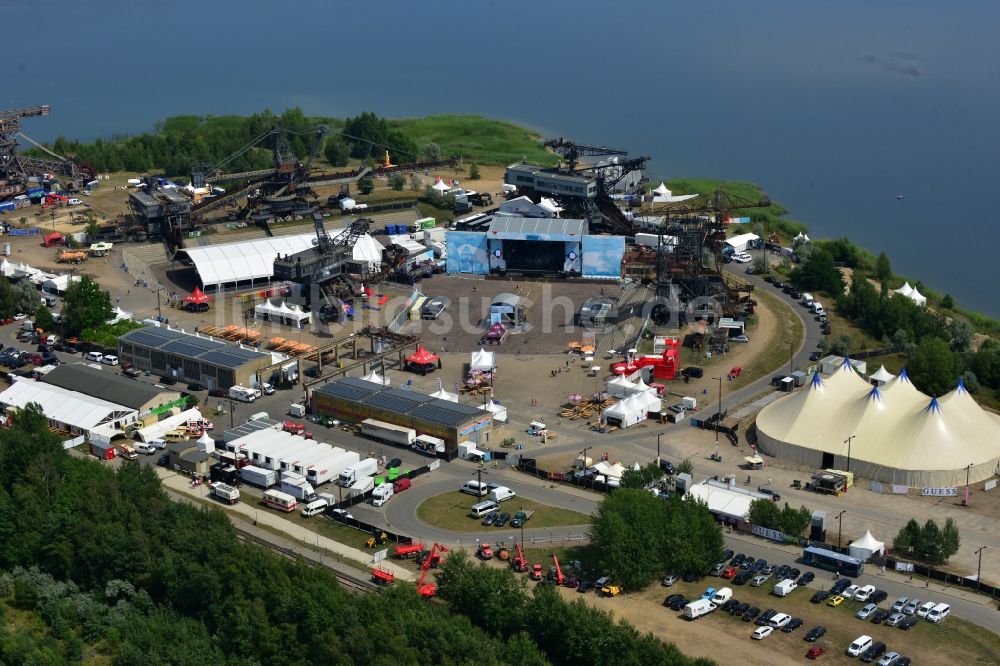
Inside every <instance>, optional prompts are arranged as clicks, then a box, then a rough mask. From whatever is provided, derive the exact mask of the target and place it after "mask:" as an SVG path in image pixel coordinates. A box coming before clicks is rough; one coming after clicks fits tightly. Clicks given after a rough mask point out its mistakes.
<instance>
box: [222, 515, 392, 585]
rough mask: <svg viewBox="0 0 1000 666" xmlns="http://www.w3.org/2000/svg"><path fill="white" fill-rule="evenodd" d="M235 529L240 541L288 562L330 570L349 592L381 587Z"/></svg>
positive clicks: (245, 531)
mask: <svg viewBox="0 0 1000 666" xmlns="http://www.w3.org/2000/svg"><path fill="white" fill-rule="evenodd" d="M233 529H235V530H236V536H237V538H239V540H240V541H242V542H243V543H252V544H255V545H258V546H263V547H264V548H267V549H268V550H270V551H271V552H273V553H275V554H276V555H279V556H280V557H284V558H285V559H288V560H292V561H294V562H304V563H306V564H308V565H310V566H314V567H327V568H329V569H330V570H331V571H333V572H334V575H336V576H337V581H338V582H339V583H340V584H341V585H343V586H344V587H345V588H346V589H347V590H349V591H353V592H373V591H375V590H378V589H379V586H377V585H375V584H374V583H372V582H371V581H368V580H363V579H361V578H357V577H355V576H352V575H350V574H346V573H344V572H342V571H337V570H336V569H333V568H331V567H328V566H327V565H326V564H324V563H323V562H321V561H320V560H317V559H316V558H313V557H310V556H308V555H304V554H302V553H299V552H296V551H294V550H292V549H291V548H285V547H284V546H279V545H277V544H275V543H271V542H270V541H268V540H266V539H263V538H261V537H259V536H257V535H256V534H252V533H250V532H248V531H247V530H243V529H240V528H239V527H236V526H234V527H233Z"/></svg>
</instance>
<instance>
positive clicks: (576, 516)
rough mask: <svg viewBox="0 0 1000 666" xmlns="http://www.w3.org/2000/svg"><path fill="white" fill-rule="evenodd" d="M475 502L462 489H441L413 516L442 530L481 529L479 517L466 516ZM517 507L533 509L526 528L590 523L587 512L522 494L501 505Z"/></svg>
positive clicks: (466, 530) (422, 504)
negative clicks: (563, 507)
mask: <svg viewBox="0 0 1000 666" xmlns="http://www.w3.org/2000/svg"><path fill="white" fill-rule="evenodd" d="M475 502H476V500H475V498H474V497H472V495H467V494H465V493H460V492H453V493H443V494H441V495H437V496H436V497H432V498H430V499H428V500H424V502H423V503H421V504H420V506H418V507H417V518H419V519H420V520H422V521H424V522H425V523H427V524H428V525H433V526H434V527H438V528H440V529H443V530H451V531H455V532H481V531H482V530H483V529H484V528H483V526H482V524H481V522H482V521H481V520H476V519H475V518H471V517H470V516H469V507H470V506H472V505H473V504H475ZM520 509H524V510H525V511H534V512H535V514H534V515H533V516H532V517H531V520H529V521H528V522H527V524H526V525H525V527H526V528H528V529H534V528H539V527H565V526H568V525H587V524H589V523H590V516H587V515H584V514H582V513H579V512H578V511H570V510H569V509H557V508H555V507H551V506H545V505H544V504H539V503H537V502H532V501H531V500H527V499H523V498H517V499H513V500H510V501H509V502H507V503H505V504H504V506H503V510H504V511H508V512H510V513H511V514H512V515H513V514H514V513H515V512H517V511H519V510H520ZM501 531H502V532H504V533H505V534H506V533H507V532H509V531H510V525H509V524H508V525H507V527H505V528H504V529H503V530H497V533H498V534H499V533H500V532H501Z"/></svg>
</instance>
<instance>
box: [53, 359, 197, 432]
mask: <svg viewBox="0 0 1000 666" xmlns="http://www.w3.org/2000/svg"><path fill="white" fill-rule="evenodd" d="M41 381H43V382H45V383H46V384H51V385H53V386H58V387H59V388H64V389H66V390H67V391H76V392H77V393H83V394H84V395H89V396H90V397H92V398H98V399H100V400H105V401H107V402H111V403H114V404H117V405H124V406H125V407H128V408H130V409H134V410H136V411H137V412H138V413H139V419H140V420H146V418H147V417H149V418H150V419H151V422H155V421H156V417H157V416H158V415H159V414H162V413H165V412H167V411H169V410H170V408H172V407H180V406H182V405H184V403H185V401H184V400H182V399H181V394H180V391H170V390H166V389H162V388H159V387H157V386H154V385H152V384H146V383H145V382H137V381H136V380H134V379H129V378H127V377H123V376H122V375H119V374H117V373H115V372H112V371H110V370H98V369H97V368H92V367H91V366H89V365H85V364H83V363H74V364H71V365H60V366H56V367H55V368H53V369H52V370H51V371H49V372H48V373H46V374H45V376H44V377H42V380H41Z"/></svg>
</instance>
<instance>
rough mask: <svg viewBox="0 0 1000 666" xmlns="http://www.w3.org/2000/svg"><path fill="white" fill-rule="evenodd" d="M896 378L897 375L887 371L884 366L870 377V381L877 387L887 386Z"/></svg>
mask: <svg viewBox="0 0 1000 666" xmlns="http://www.w3.org/2000/svg"><path fill="white" fill-rule="evenodd" d="M895 378H896V375H894V374H892V373H891V372H889V371H888V370H886V369H885V366H884V365H882V366H879V369H878V370H876V371H875V372H873V373H872V374H871V375H869V377H868V381H870V382H871V383H872V384H874V385H875V386H885V385H886V384H888V383H889V382H891V381H892V380H893V379H895Z"/></svg>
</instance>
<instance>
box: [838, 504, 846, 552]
mask: <svg viewBox="0 0 1000 666" xmlns="http://www.w3.org/2000/svg"><path fill="white" fill-rule="evenodd" d="M845 513H847V511H846V510H844V511H841V512H840V513H838V514H837V548H840V537H841V536H842V535H843V534H844V514H845Z"/></svg>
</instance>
